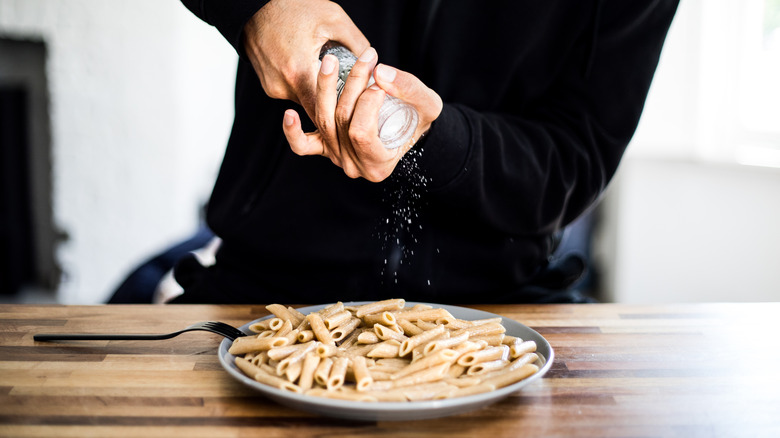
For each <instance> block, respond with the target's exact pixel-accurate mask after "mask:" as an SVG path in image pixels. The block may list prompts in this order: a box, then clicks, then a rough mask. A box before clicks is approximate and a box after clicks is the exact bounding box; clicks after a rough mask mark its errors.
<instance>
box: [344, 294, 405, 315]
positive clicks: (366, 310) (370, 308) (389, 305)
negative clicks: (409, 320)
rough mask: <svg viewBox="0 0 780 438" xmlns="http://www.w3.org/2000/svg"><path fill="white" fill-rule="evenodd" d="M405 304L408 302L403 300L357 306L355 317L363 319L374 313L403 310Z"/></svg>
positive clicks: (397, 299) (396, 299)
mask: <svg viewBox="0 0 780 438" xmlns="http://www.w3.org/2000/svg"><path fill="white" fill-rule="evenodd" d="M405 304H406V300H404V299H403V298H395V299H390V300H382V301H375V302H373V303H368V304H363V305H362V306H357V307H356V308H355V316H357V317H358V318H361V317H363V316H366V315H370V314H372V313H378V312H384V311H386V310H399V309H403V308H404V305H405Z"/></svg>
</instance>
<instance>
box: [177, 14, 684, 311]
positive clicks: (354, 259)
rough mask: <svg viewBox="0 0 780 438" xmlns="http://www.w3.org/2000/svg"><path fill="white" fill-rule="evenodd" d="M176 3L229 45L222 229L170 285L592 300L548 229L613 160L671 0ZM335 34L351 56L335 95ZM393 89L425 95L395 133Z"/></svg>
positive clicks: (574, 210) (321, 295) (193, 295)
mask: <svg viewBox="0 0 780 438" xmlns="http://www.w3.org/2000/svg"><path fill="white" fill-rule="evenodd" d="M183 3H184V5H185V6H186V7H187V8H188V9H190V10H191V11H192V12H193V13H194V14H195V15H197V16H198V17H200V18H201V19H203V20H204V21H206V22H207V23H209V24H211V25H213V26H215V27H216V29H217V30H218V31H219V32H221V34H222V35H224V37H225V38H226V39H227V41H228V42H229V43H230V44H232V45H233V46H234V47H235V50H236V52H237V53H238V54H239V61H238V67H237V77H236V89H235V120H234V124H233V128H232V132H231V135H230V138H229V140H228V145H227V149H226V152H225V156H224V159H223V162H222V165H221V168H220V172H219V175H218V177H217V181H216V183H215V186H214V189H213V193H212V196H211V199H210V202H209V210H208V213H207V221H208V225H209V227H210V228H211V229H212V230H213V231H214V232H215V233H216V235H218V236H219V238H220V239H221V241H222V243H221V246H220V247H219V250H218V251H217V253H216V262H215V263H213V264H211V265H210V266H203V265H200V264H198V263H192V260H190V261H188V262H185V263H180V265H179V266H177V268H176V269H175V271H174V273H175V275H176V278H177V280H178V281H179V283H180V284H181V286H182V287H183V290H184V293H183V294H182V295H180V296H178V297H177V298H175V299H173V300H172V302H175V303H269V302H280V303H288V304H294V303H325V302H333V301H352V300H374V299H382V298H390V297H397V298H405V299H407V300H412V301H426V302H434V303H469V302H472V303H473V302H480V303H490V302H514V303H522V302H580V301H587V300H586V299H585V298H583V297H582V296H577V295H576V294H572V293H570V291H571V288H570V287H569V286H570V285H571V284H572V283H573V282H574V281H575V280H576V279H577V278H579V277H580V276H581V274H582V272H583V266H582V264H581V263H580V262H579V261H577V258H576V257H575V258H566V257H564V258H561V259H559V260H557V261H556V260H553V261H551V255H552V254H553V252H554V250H555V245H556V236H558V235H559V234H560V232H561V230H562V229H564V227H565V226H566V225H567V224H570V223H571V222H572V221H574V220H575V219H576V218H578V217H579V216H580V215H582V214H583V213H585V212H588V211H589V209H590V208H592V206H593V205H594V204H595V203H596V202H597V200H598V199H599V196H600V195H601V193H602V192H603V191H604V189H605V187H606V186H607V184H608V183H609V181H610V179H611V177H612V176H613V175H614V173H615V171H616V168H617V167H618V164H619V162H620V160H621V157H622V155H623V153H624V150H625V148H626V146H627V144H628V142H629V140H630V139H631V137H632V135H633V133H634V131H635V129H636V126H637V124H638V121H639V117H640V114H641V112H642V109H643V105H644V102H645V99H646V96H647V92H648V89H649V86H650V83H651V80H652V78H653V75H654V72H655V69H656V66H657V63H658V59H659V56H660V53H661V49H662V46H663V43H664V40H665V37H666V34H667V31H668V28H669V26H670V23H671V21H672V18H673V16H674V14H675V11H676V8H677V3H678V2H677V0H646V1H639V0H637V1H631V2H626V1H622V0H592V1H564V0H558V1H555V0H551V1H546V2H537V1H524V0H513V1H497V2H484V1H477V0H460V1H455V0H452V1H447V2H442V1H436V0H420V1H413V0H405V1H399V0H375V1H360V0H352V1H340V2H338V4H337V3H334V2H330V1H325V0H270V1H263V0H243V1H238V2H223V1H221V0H200V1H195V0H183ZM329 42H337V43H338V44H340V45H343V46H345V47H346V48H348V49H349V50H350V51H352V52H354V53H355V54H356V55H357V56H358V58H359V59H358V61H357V62H356V64H355V66H354V67H353V69H352V71H351V73H350V76H349V78H348V79H347V81H346V84H345V85H344V89H343V92H342V94H341V96H340V97H338V96H337V93H336V87H337V85H336V84H337V79H336V75H337V71H338V68H336V65H335V64H334V63H335V60H334V59H330V58H329V57H327V56H326V57H324V58H323V59H322V60H320V58H319V56H320V51H321V49H322V47H323V46H324V45H325V44H327V43H329ZM372 76H373V78H374V81H375V83H373V85H370V84H372V82H371V77H372ZM386 95H391V96H395V97H397V98H400V99H401V100H403V101H404V102H406V103H407V104H409V105H411V106H412V107H414V108H415V110H416V111H417V113H418V114H419V123H418V126H417V129H416V131H415V132H414V136H413V138H412V140H411V141H410V142H409V143H408V144H406V145H404V146H402V147H400V148H398V149H392V150H391V149H386V148H384V147H383V145H382V144H381V142H379V140H378V136H377V122H376V117H377V112H378V109H379V107H380V105H381V103H382V101H383V99H384V98H385V96H386Z"/></svg>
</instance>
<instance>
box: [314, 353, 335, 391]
mask: <svg viewBox="0 0 780 438" xmlns="http://www.w3.org/2000/svg"><path fill="white" fill-rule="evenodd" d="M331 368H333V359H331V358H329V357H325V358H323V359H322V360H321V361H320V363H319V365H317V368H316V369H315V370H314V381H315V382H317V383H318V384H319V385H320V386H325V385H327V384H328V377H329V376H330V369H331Z"/></svg>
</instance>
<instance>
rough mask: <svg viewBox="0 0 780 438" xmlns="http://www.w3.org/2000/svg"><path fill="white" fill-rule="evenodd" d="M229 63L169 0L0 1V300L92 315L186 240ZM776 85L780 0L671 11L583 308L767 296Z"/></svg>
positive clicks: (203, 186) (715, 1) (222, 130)
mask: <svg viewBox="0 0 780 438" xmlns="http://www.w3.org/2000/svg"><path fill="white" fill-rule="evenodd" d="M235 63H236V55H235V53H234V52H233V50H232V48H231V47H230V46H229V45H228V44H227V42H225V41H224V40H223V39H222V37H221V36H220V35H219V34H218V32H216V30H214V29H213V28H211V27H209V26H208V25H206V24H204V23H202V22H201V21H199V20H198V19H197V18H195V17H194V16H193V15H191V14H190V13H189V12H188V11H187V10H186V9H185V8H184V7H183V6H182V5H181V4H180V3H179V2H178V1H177V0H133V1H130V0H110V1H105V0H69V1H56V0H0V143H1V144H0V151H2V153H1V154H0V158H2V161H0V182H1V183H2V187H1V190H0V244H1V245H0V302H58V303H65V304H96V303H102V302H105V301H106V300H107V299H108V298H109V297H110V295H111V294H112V292H113V291H114V290H115V289H116V288H117V287H118V286H119V284H120V283H121V282H122V281H123V279H124V278H125V277H126V276H127V275H128V274H129V273H130V272H131V271H132V270H133V269H134V268H135V267H136V266H137V265H138V264H140V263H142V262H144V261H145V260H146V259H148V258H149V257H150V256H152V255H153V254H155V253H157V252H159V251H161V250H164V249H165V248H167V247H168V246H170V245H172V244H175V243H177V242H179V241H180V240H182V239H185V238H187V237H189V236H190V235H192V234H193V233H194V232H195V231H196V229H197V227H198V225H199V223H200V221H201V220H202V215H201V211H202V207H203V205H204V204H205V202H206V201H207V200H208V196H209V194H210V191H211V188H212V185H213V182H214V179H215V178H216V173H217V170H218V167H219V164H220V162H221V158H222V154H223V152H224V146H225V144H226V141H227V137H228V134H229V131H230V125H231V122H232V116H233V107H232V96H233V81H234V79H235ZM778 78H780V0H706V1H705V0H682V1H681V4H680V8H679V11H678V14H677V16H676V18H675V21H674V22H673V24H672V28H671V30H670V33H669V36H668V39H667V43H666V46H665V48H664V52H663V55H662V58H661V62H660V65H659V68H658V71H657V74H656V77H655V80H654V82H653V85H652V88H651V90H650V96H649V98H648V101H647V105H646V109H645V112H644V114H643V117H642V120H641V122H640V126H639V128H638V130H637V133H636V136H635V137H634V140H633V141H632V144H631V145H630V146H629V150H628V153H627V155H626V157H625V158H624V160H623V162H622V164H621V167H620V169H619V171H618V174H617V176H616V177H615V179H614V181H613V182H612V184H611V185H610V187H609V188H608V190H607V192H606V193H605V195H604V197H603V199H602V201H601V202H600V204H599V205H598V207H597V208H596V209H595V210H593V211H592V213H591V214H590V215H589V216H588V217H587V218H586V220H587V224H586V226H582V227H577V229H576V232H572V233H571V234H573V235H575V236H574V237H575V238H573V239H572V241H573V242H574V244H575V245H576V246H577V247H578V248H579V249H582V250H585V251H587V252H588V254H589V256H590V257H591V259H592V262H593V275H591V276H590V277H589V279H588V282H587V284H586V285H585V286H584V287H587V288H588V291H589V292H591V293H593V294H594V295H596V296H597V297H598V298H599V299H600V300H602V301H616V302H626V303H665V302H694V301H776V300H777V299H778V298H780V231H778V224H780V79H778ZM578 225H582V224H578ZM583 230H584V231H583Z"/></svg>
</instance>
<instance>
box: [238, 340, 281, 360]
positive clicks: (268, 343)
mask: <svg viewBox="0 0 780 438" xmlns="http://www.w3.org/2000/svg"><path fill="white" fill-rule="evenodd" d="M284 345H287V339H286V338H255V337H253V336H247V337H242V338H236V339H235V340H234V341H233V344H232V345H231V346H230V349H228V353H230V354H232V355H235V356H238V355H242V354H246V353H250V352H253V351H267V350H270V349H271V348H274V347H281V346H284Z"/></svg>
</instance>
